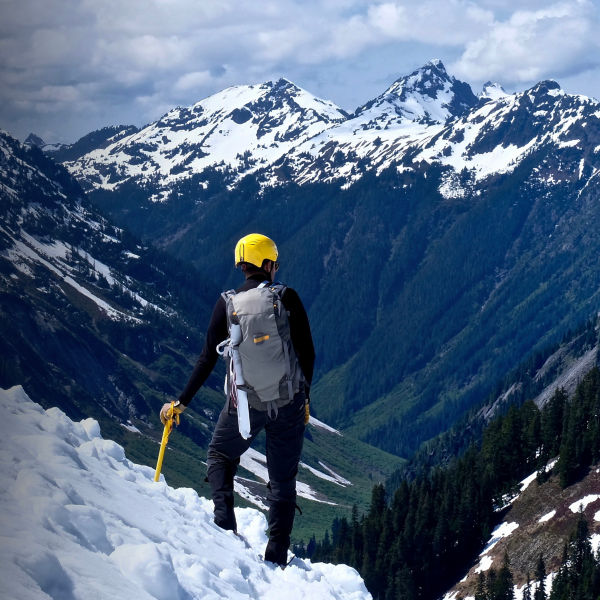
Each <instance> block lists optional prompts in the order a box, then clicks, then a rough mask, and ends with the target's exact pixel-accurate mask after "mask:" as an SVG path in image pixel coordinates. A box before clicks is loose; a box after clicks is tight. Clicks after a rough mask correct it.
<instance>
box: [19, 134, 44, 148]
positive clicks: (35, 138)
mask: <svg viewBox="0 0 600 600" xmlns="http://www.w3.org/2000/svg"><path fill="white" fill-rule="evenodd" d="M23 143H24V144H25V146H29V147H32V146H37V147H38V148H43V147H44V146H45V145H46V142H45V141H44V140H43V139H42V138H41V137H40V136H39V135H36V134H35V133H30V134H29V135H28V136H27V138H26V139H25V141H24V142H23Z"/></svg>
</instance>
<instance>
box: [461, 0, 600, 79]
mask: <svg viewBox="0 0 600 600" xmlns="http://www.w3.org/2000/svg"><path fill="white" fill-rule="evenodd" d="M599 24H600V23H599V22H598V14H597V9H596V8H595V7H594V5H593V4H591V3H590V2H587V1H574V2H565V3H559V4H553V5H550V6H548V7H546V8H542V9H538V10H529V11H526V10H518V11H516V12H515V13H513V14H512V15H511V16H510V18H509V19H508V20H506V21H504V22H497V23H495V24H494V25H493V26H492V27H491V28H490V29H489V30H488V31H487V32H486V33H485V34H484V35H483V36H481V37H479V38H477V39H474V40H473V41H471V42H469V43H468V44H467V45H466V48H465V50H464V52H463V54H462V56H461V57H460V59H459V60H458V61H457V62H456V64H455V65H453V69H454V70H455V72H456V73H457V75H460V76H463V77H468V78H470V79H475V80H484V79H490V78H494V79H500V80H502V81H505V82H510V83H519V82H531V81H536V80H539V79H543V78H548V77H554V78H556V77H560V76H563V75H575V74H577V73H580V72H582V71H584V70H587V69H590V68H592V67H594V66H597V65H598V64H599V63H600V61H599V57H598V49H599V43H598V34H597V32H598V25H599Z"/></svg>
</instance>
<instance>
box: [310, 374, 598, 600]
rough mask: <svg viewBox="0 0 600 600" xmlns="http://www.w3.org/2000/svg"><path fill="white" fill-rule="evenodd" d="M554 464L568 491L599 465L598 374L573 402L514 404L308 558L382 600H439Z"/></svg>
mask: <svg viewBox="0 0 600 600" xmlns="http://www.w3.org/2000/svg"><path fill="white" fill-rule="evenodd" d="M555 457H558V461H557V463H556V465H555V467H554V472H555V473H557V474H558V476H559V477H560V482H561V485H562V486H563V487H566V486H568V485H571V484H572V483H574V482H576V481H578V480H579V479H580V478H581V477H583V476H584V475H585V474H586V473H587V471H588V469H589V467H590V466H591V465H592V464H594V463H596V462H597V461H599V460H600V370H599V369H598V368H597V367H594V368H593V369H592V370H591V371H590V372H589V373H588V374H587V375H586V376H585V377H584V379H583V380H582V381H581V383H580V384H579V385H578V387H577V389H576V391H575V393H574V395H573V397H572V398H571V399H569V398H568V397H567V395H566V393H565V392H564V391H563V390H557V391H556V393H555V394H554V396H553V397H552V398H551V400H550V401H549V402H548V403H547V404H546V405H545V406H544V408H543V409H542V410H539V409H538V408H537V406H536V405H535V404H534V403H533V402H532V401H528V402H525V403H524V404H522V405H521V406H520V407H517V406H511V407H510V408H509V409H508V411H507V413H506V414H504V415H503V416H500V417H498V418H496V419H495V420H494V421H492V422H491V423H490V424H489V425H488V426H487V427H486V429H485V430H484V432H483V436H482V439H481V441H480V442H479V443H473V444H471V445H470V446H469V448H468V449H467V451H466V452H465V453H464V454H463V455H462V456H461V457H459V458H457V459H455V460H454V461H453V462H452V463H451V464H450V465H448V466H447V467H444V468H441V467H436V468H434V469H432V470H431V471H430V472H429V473H427V474H424V475H421V476H419V477H417V478H415V479H414V480H413V481H410V482H408V481H406V480H405V481H403V482H401V484H400V486H399V488H398V489H397V490H395V492H394V493H393V495H392V497H391V498H389V499H388V498H387V493H386V489H385V487H384V486H383V485H382V484H378V485H376V486H375V487H374V488H373V491H372V497H371V504H370V508H369V510H368V512H367V513H366V514H364V515H362V516H359V515H358V511H357V510H356V508H354V510H353V512H352V517H351V520H350V521H348V519H346V518H342V519H336V520H335V521H334V522H333V524H332V528H331V534H329V532H328V533H327V534H326V536H325V538H324V540H322V541H321V542H316V541H315V540H314V539H313V540H311V543H310V544H309V548H308V549H307V550H308V552H307V554H308V555H310V556H311V558H313V560H319V561H321V560H322V561H328V562H334V563H346V564H349V565H351V566H352V567H354V568H356V569H357V570H358V571H359V572H360V574H361V575H362V577H363V578H364V580H365V584H366V586H367V588H368V589H369V591H370V592H371V594H372V595H373V597H374V598H375V599H376V600H396V599H398V600H421V599H423V600H425V599H433V598H437V597H439V596H440V595H441V594H443V593H444V592H445V591H446V590H447V589H448V588H449V587H450V586H451V585H453V584H454V583H455V582H456V581H457V580H458V579H459V578H460V577H462V576H463V575H464V573H465V572H466V571H467V570H468V568H469V567H470V565H471V564H473V562H474V560H475V559H476V557H477V556H478V555H479V553H480V552H481V550H482V548H483V546H484V545H485V543H486V542H487V540H488V539H489V537H490V534H491V532H492V530H493V528H494V527H495V525H496V524H497V523H498V522H499V519H500V512H501V510H502V508H503V507H505V506H506V505H507V502H508V500H509V499H510V498H511V496H513V495H514V494H515V493H517V491H518V484H519V482H520V481H521V480H522V479H523V478H524V477H526V476H527V475H529V474H530V473H532V472H534V471H536V470H537V471H538V479H539V480H544V479H545V478H547V477H548V476H549V474H548V473H546V465H547V463H548V461H549V460H551V459H553V458H555ZM507 569H508V567H507ZM498 577H500V575H498ZM486 585H487V584H486ZM494 585H496V584H493V585H492V588H494ZM486 589H487V588H486ZM490 589H491V588H490ZM494 589H495V588H494ZM486 593H487V592H486ZM496 597H497V596H495V595H494V596H493V598H494V599H495V598H496ZM486 598H487V597H486ZM561 598H562V597H561ZM535 600H545V599H537V598H536V599H535ZM553 600H554V599H553Z"/></svg>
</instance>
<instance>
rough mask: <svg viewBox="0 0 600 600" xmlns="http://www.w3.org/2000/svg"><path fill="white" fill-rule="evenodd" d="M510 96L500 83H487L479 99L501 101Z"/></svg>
mask: <svg viewBox="0 0 600 600" xmlns="http://www.w3.org/2000/svg"><path fill="white" fill-rule="evenodd" d="M508 95H509V93H508V92H507V91H505V90H504V88H503V87H502V86H501V85H500V84H499V83H496V82H492V81H486V82H485V83H484V84H483V89H482V90H481V92H480V93H479V98H480V99H481V100H500V98H504V97H505V96H508Z"/></svg>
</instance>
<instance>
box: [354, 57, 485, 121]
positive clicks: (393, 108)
mask: <svg viewBox="0 0 600 600" xmlns="http://www.w3.org/2000/svg"><path fill="white" fill-rule="evenodd" d="M475 104H477V98H476V97H475V96H474V95H473V92H472V91H471V88H470V87H469V86H468V85H467V84H466V83H463V82H462V81H458V80H457V79H456V78H455V77H451V76H450V75H448V73H447V72H446V68H445V67H444V65H443V63H442V61H440V60H432V61H430V62H428V63H427V64H426V65H425V66H423V67H422V68H420V69H417V70H416V71H414V72H413V73H411V74H410V75H407V76H406V77H401V78H400V79H398V80H396V81H395V82H394V83H393V84H392V85H391V86H390V87H389V88H388V89H387V90H386V91H385V92H384V93H383V94H381V95H380V96H378V97H377V98H375V99H374V100H371V101H370V102H368V103H367V104H365V105H364V106H361V107H359V108H358V109H357V110H356V112H355V113H354V115H353V121H354V122H355V123H356V124H357V125H358V126H359V127H360V128H361V129H363V130H364V129H389V128H391V127H394V126H397V125H400V126H405V125H406V124H407V123H409V122H415V123H423V124H426V125H431V124H434V123H445V122H446V121H447V120H448V119H450V118H452V117H457V116H460V115H462V114H463V113H465V112H466V111H468V110H469V109H470V108H472V107H473V106H475Z"/></svg>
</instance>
